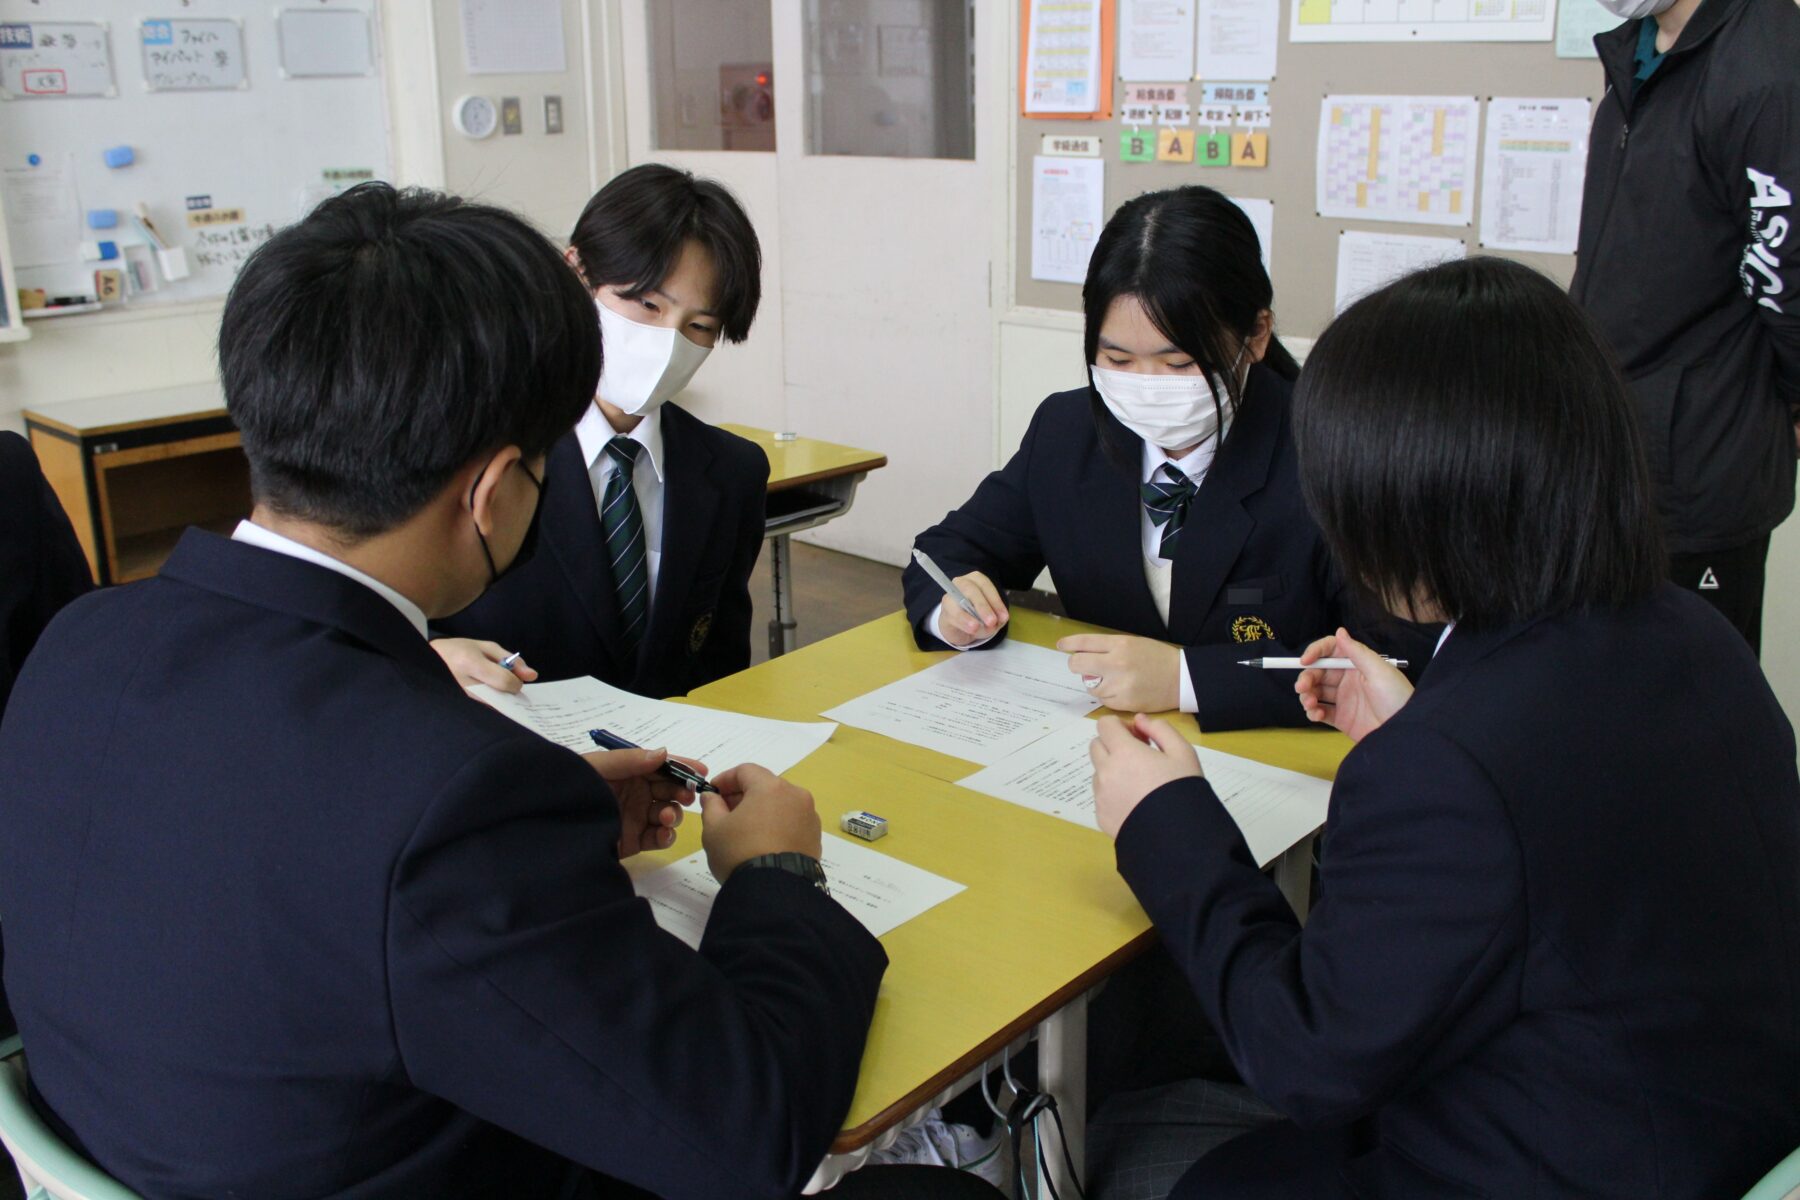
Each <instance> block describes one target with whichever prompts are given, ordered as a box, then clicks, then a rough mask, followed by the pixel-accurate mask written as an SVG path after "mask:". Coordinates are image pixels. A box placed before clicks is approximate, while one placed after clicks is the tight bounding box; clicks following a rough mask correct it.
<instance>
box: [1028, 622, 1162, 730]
mask: <svg viewBox="0 0 1800 1200" xmlns="http://www.w3.org/2000/svg"><path fill="white" fill-rule="evenodd" d="M1056 648H1057V649H1058V650H1060V651H1062V652H1063V653H1064V654H1067V655H1068V656H1069V670H1071V671H1073V672H1075V673H1076V674H1077V675H1080V676H1081V681H1082V682H1083V683H1085V684H1087V685H1088V687H1089V689H1090V690H1091V691H1092V692H1093V693H1094V700H1095V701H1096V702H1097V703H1100V704H1104V705H1106V707H1108V708H1110V709H1113V710H1114V711H1116V712H1168V711H1169V710H1170V709H1173V708H1179V707H1181V648H1180V647H1178V646H1171V645H1169V644H1168V643H1166V642H1159V641H1156V640H1155V639H1153V638H1143V637H1129V636H1127V635H1125V634H1118V633H1078V634H1072V635H1070V636H1069V637H1066V638H1063V639H1062V640H1061V641H1059V642H1057V643H1056Z"/></svg>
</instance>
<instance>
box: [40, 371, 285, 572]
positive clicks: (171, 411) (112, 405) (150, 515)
mask: <svg viewBox="0 0 1800 1200" xmlns="http://www.w3.org/2000/svg"><path fill="white" fill-rule="evenodd" d="M22 415H23V416H24V418H25V429H26V433H27V434H28V435H29V437H30V438H31V447H32V449H33V450H34V451H35V452H36V453H37V457H38V462H39V463H40V464H41V465H42V466H43V469H44V475H45V477H46V478H47V479H49V481H50V487H51V488H52V489H53V490H54V491H55V492H56V497H57V499H58V500H60V501H62V506H63V508H64V510H65V511H67V512H68V514H69V521H70V523H71V524H73V525H74V526H75V536H76V538H77V539H78V540H79V541H80V542H81V548H82V550H83V551H84V552H85V553H86V554H87V559H88V566H89V568H90V569H92V571H93V572H94V578H95V579H97V580H98V581H99V582H100V583H102V584H114V583H129V582H131V581H132V580H134V579H145V578H148V577H149V576H151V575H154V574H156V572H157V571H158V570H160V569H161V568H162V564H163V560H164V559H166V558H167V557H168V556H169V552H170V551H171V550H173V549H174V548H175V543H176V541H178V540H179V539H180V537H181V531H182V530H183V529H185V528H187V527H188V526H189V525H200V526H203V527H206V528H209V529H213V530H215V531H217V532H230V530H231V528H232V527H233V526H234V525H236V524H237V522H238V520H239V519H241V518H243V517H247V516H249V515H250V465H249V463H247V462H246V461H245V460H244V455H243V451H242V449H241V442H240V439H239V437H238V433H237V430H236V429H234V428H233V427H232V424H231V420H230V418H228V417H227V416H226V415H225V400H224V397H223V396H222V395H221V394H220V392H219V386H218V384H217V383H203V384H193V385H190V386H187V387H177V388H166V389H163V390H161V391H153V392H137V393H133V394H131V395H124V396H100V397H95V398H94V399H91V400H74V401H70V402H69V403H66V404H48V405H44V406H42V407H40V408H28V409H26V410H25V411H24V413H23V414H22Z"/></svg>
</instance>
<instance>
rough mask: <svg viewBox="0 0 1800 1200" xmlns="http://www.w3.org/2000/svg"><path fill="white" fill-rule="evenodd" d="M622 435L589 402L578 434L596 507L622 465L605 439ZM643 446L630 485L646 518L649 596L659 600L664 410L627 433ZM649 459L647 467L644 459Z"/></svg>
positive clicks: (579, 425)
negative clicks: (614, 457) (609, 450)
mask: <svg viewBox="0 0 1800 1200" xmlns="http://www.w3.org/2000/svg"><path fill="white" fill-rule="evenodd" d="M617 436H619V435H618V433H617V432H616V431H615V430H614V429H613V427H612V426H611V425H610V424H608V423H607V420H606V414H605V413H603V412H601V411H600V406H599V405H598V404H590V405H588V406H587V411H586V412H584V413H582V414H581V420H580V421H578V422H577V423H576V425H575V438H576V440H577V441H579V442H580V443H581V457H582V459H583V461H585V462H586V463H587V469H588V482H589V483H590V484H591V485H592V486H593V489H594V511H595V512H596V513H598V512H600V511H601V509H602V508H603V507H604V506H603V505H602V503H601V497H602V496H604V495H606V481H607V480H609V479H611V478H612V476H613V473H614V472H616V471H617V470H618V469H619V464H618V463H616V462H614V461H613V456H612V455H610V454H608V453H607V452H606V443H608V442H610V441H612V440H613V438H615V437H617ZM625 436H626V437H629V438H630V439H631V440H632V441H634V442H636V443H638V444H639V445H640V446H642V447H643V450H642V451H640V452H639V453H638V456H637V462H636V463H635V464H634V465H633V467H632V471H631V487H632V490H633V491H635V492H636V493H637V501H638V512H639V513H640V514H642V516H643V518H644V568H645V570H646V571H647V572H648V573H649V588H650V592H649V599H650V601H651V603H655V601H656V573H657V570H658V568H660V567H661V566H662V528H663V462H662V459H663V440H662V413H661V412H660V411H658V412H653V413H651V414H650V415H649V416H647V417H645V418H644V419H643V420H641V421H639V422H638V423H637V428H636V429H634V430H632V431H631V432H630V433H628V434H626V435H625ZM646 462H648V464H649V465H648V467H646V466H645V463H646Z"/></svg>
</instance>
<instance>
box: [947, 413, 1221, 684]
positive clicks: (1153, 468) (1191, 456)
mask: <svg viewBox="0 0 1800 1200" xmlns="http://www.w3.org/2000/svg"><path fill="white" fill-rule="evenodd" d="M1225 431H1226V432H1229V431H1230V425H1227V426H1226V429H1225ZM1223 436H1224V434H1223V433H1221V435H1220V436H1219V437H1216V438H1207V439H1206V440H1205V441H1204V442H1201V443H1200V444H1199V445H1198V446H1196V447H1194V448H1193V449H1192V450H1190V451H1188V452H1187V453H1186V454H1184V455H1182V456H1181V457H1180V458H1177V459H1171V458H1170V457H1169V456H1168V454H1167V452H1165V451H1164V450H1163V449H1162V447H1160V446H1154V445H1151V444H1150V443H1149V442H1145V443H1144V453H1143V460H1142V468H1141V470H1140V471H1139V478H1140V479H1141V480H1142V482H1144V483H1149V482H1150V478H1151V476H1153V475H1155V474H1156V473H1157V469H1158V468H1159V467H1161V466H1162V465H1163V464H1164V463H1172V464H1173V465H1174V467H1175V469H1176V470H1178V471H1180V472H1181V473H1182V474H1183V475H1186V476H1187V477H1188V478H1189V479H1191V480H1193V481H1194V486H1195V487H1196V488H1197V487H1199V486H1200V484H1201V482H1202V481H1203V480H1205V478H1206V473H1207V471H1209V470H1211V469H1212V461H1213V455H1214V454H1215V453H1217V452H1218V448H1219V442H1220V441H1221V440H1222V438H1223ZM1187 529H1188V526H1186V525H1183V526H1182V530H1183V532H1184V533H1185V532H1186V530H1187ZM1138 534H1139V538H1140V542H1139V549H1140V550H1142V552H1143V555H1144V582H1145V583H1147V584H1149V585H1150V598H1151V599H1152V600H1153V601H1155V602H1156V612H1157V615H1158V616H1160V617H1162V622H1163V628H1164V629H1167V628H1168V625H1169V597H1170V595H1171V594H1172V593H1173V591H1174V588H1175V564H1174V562H1173V561H1171V560H1170V559H1166V558H1164V557H1163V556H1162V527H1161V526H1160V525H1157V524H1156V523H1155V522H1153V521H1151V520H1150V510H1149V509H1147V508H1145V507H1144V503H1143V501H1142V499H1139V501H1138ZM943 612H944V610H943V608H942V607H941V606H940V607H938V608H934V609H932V610H931V617H930V619H929V620H928V621H926V623H925V628H926V631H927V632H928V633H930V634H931V636H932V637H934V638H936V639H937V640H938V641H940V642H944V643H945V644H946V645H949V644H950V642H949V640H948V639H947V638H945V637H944V634H943V627H942V626H941V625H940V624H939V623H938V619H939V618H940V617H941V616H943ZM995 636H997V631H996V634H994V635H990V636H988V637H984V638H982V639H981V640H980V641H979V642H970V643H969V644H968V645H966V646H956V647H955V649H957V650H973V649H975V648H976V647H977V646H985V645H987V644H988V643H989V642H991V641H993V640H994V637H995ZM1179 658H1180V662H1181V711H1182V712H1190V713H1191V712H1199V711H1200V701H1199V699H1198V698H1197V697H1196V696H1195V695H1194V680H1193V678H1192V677H1191V676H1190V675H1189V674H1188V663H1187V655H1185V654H1183V655H1180V656H1179Z"/></svg>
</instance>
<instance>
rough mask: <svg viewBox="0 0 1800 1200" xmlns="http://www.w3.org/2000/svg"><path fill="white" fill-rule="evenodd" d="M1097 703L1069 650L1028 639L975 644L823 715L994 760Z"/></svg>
mask: <svg viewBox="0 0 1800 1200" xmlns="http://www.w3.org/2000/svg"><path fill="white" fill-rule="evenodd" d="M1098 707H1099V705H1098V704H1097V703H1095V701H1094V697H1093V694H1092V693H1090V692H1089V691H1088V690H1087V689H1086V688H1084V687H1082V686H1081V680H1080V679H1079V678H1078V677H1077V676H1076V675H1075V674H1074V673H1072V672H1071V671H1070V670H1069V656H1068V655H1066V654H1063V653H1061V652H1060V651H1056V650H1048V649H1045V648H1044V647H1042V646H1033V645H1030V644H1029V643H1026V642H1016V641H1006V642H1002V643H1001V644H1000V645H998V646H996V647H994V648H993V649H991V650H970V651H966V652H964V653H961V654H957V655H956V656H954V657H952V658H948V659H945V660H944V661H943V662H940V663H937V664H935V665H933V666H930V667H927V668H926V669H925V670H923V671H918V672H915V673H914V674H912V675H908V676H907V677H906V678H904V679H898V680H895V681H894V682H893V683H890V684H888V685H887V686H886V687H881V688H876V689H875V690H874V691H872V692H866V693H864V694H863V695H861V696H858V697H856V699H854V700H847V701H845V702H844V703H842V704H840V705H838V706H837V707H836V708H833V709H831V710H830V711H828V712H825V713H822V714H821V715H822V716H826V717H829V718H831V719H832V720H834V721H842V722H843V723H844V724H846V725H853V726H855V727H856V728H858V729H867V730H870V731H872V732H874V733H881V734H886V735H887V736H888V737H891V738H894V739H895V740H897V741H902V742H909V743H911V744H912V745H915V746H924V747H925V748H926V749H929V750H936V751H937V752H939V753H940V754H948V755H951V756H952V757H955V758H962V759H967V760H968V761H970V762H978V763H983V764H987V763H995V762H999V761H1000V760H1001V759H1003V758H1005V757H1006V756H1007V755H1009V754H1012V753H1014V752H1016V751H1018V750H1019V749H1021V748H1023V747H1025V746H1028V745H1030V744H1031V743H1032V742H1035V741H1037V740H1038V739H1039V738H1041V737H1043V736H1044V735H1045V734H1047V733H1049V732H1051V731H1052V730H1055V729H1059V728H1061V727H1062V726H1064V725H1066V724H1068V723H1069V722H1070V721H1078V720H1080V719H1081V718H1083V717H1085V716H1086V715H1087V714H1088V713H1090V712H1093V711H1094V709H1096V708H1098Z"/></svg>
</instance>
